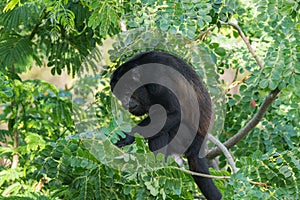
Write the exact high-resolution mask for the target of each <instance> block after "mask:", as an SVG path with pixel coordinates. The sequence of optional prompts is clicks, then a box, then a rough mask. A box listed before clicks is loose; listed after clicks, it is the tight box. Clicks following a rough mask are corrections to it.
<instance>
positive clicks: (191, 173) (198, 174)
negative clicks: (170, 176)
mask: <svg viewBox="0 0 300 200" xmlns="http://www.w3.org/2000/svg"><path fill="white" fill-rule="evenodd" d="M168 168H171V169H177V170H180V171H182V172H184V173H187V174H190V175H193V176H201V177H205V178H213V179H219V180H221V179H230V176H214V175H209V174H203V173H198V172H193V171H190V170H187V169H185V168H183V167H181V168H179V167H175V166H169V167H168Z"/></svg>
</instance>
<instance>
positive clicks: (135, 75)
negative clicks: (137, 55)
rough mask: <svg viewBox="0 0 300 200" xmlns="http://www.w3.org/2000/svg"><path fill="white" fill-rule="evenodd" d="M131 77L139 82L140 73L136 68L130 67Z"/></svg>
mask: <svg viewBox="0 0 300 200" xmlns="http://www.w3.org/2000/svg"><path fill="white" fill-rule="evenodd" d="M132 79H133V80H134V81H136V82H140V80H141V73H140V70H139V69H137V68H133V69H132Z"/></svg>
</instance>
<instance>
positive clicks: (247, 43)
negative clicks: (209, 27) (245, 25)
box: [221, 22, 263, 69]
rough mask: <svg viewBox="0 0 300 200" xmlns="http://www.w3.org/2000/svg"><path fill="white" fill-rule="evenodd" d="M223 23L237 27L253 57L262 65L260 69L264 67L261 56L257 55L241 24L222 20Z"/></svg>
mask: <svg viewBox="0 0 300 200" xmlns="http://www.w3.org/2000/svg"><path fill="white" fill-rule="evenodd" d="M221 25H228V26H232V27H233V28H235V29H236V30H237V31H238V33H239V35H240V36H241V38H242V39H243V41H244V42H245V44H246V46H247V48H248V50H249V51H250V53H251V54H252V56H253V58H254V59H255V60H256V62H257V64H258V66H259V67H260V69H263V65H262V63H261V61H260V60H259V58H258V57H257V55H256V54H255V52H254V50H253V49H252V47H251V45H250V42H249V40H248V39H247V37H246V36H245V34H244V33H243V31H242V29H241V28H240V26H239V25H237V24H235V23H232V22H221Z"/></svg>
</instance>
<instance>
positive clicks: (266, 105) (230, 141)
mask: <svg viewBox="0 0 300 200" xmlns="http://www.w3.org/2000/svg"><path fill="white" fill-rule="evenodd" d="M279 92H280V90H279V89H278V88H276V89H274V90H272V91H271V92H270V93H269V94H268V96H266V98H265V100H264V102H263V103H262V104H261V106H260V108H259V110H258V111H257V113H256V114H255V115H254V117H253V118H252V119H251V120H250V121H249V122H248V123H247V124H246V125H245V126H244V127H243V128H242V129H241V130H240V131H239V132H238V133H237V134H235V135H234V136H233V137H231V138H230V139H228V140H227V141H226V142H224V145H225V147H227V148H228V149H229V148H231V147H233V146H234V145H236V144H237V143H238V142H239V141H240V140H242V139H243V138H244V137H245V136H246V135H247V134H248V133H249V132H250V131H251V130H252V129H254V127H255V126H256V125H257V124H258V123H259V122H260V121H261V120H262V118H263V117H264V115H265V114H266V112H267V111H268V108H269V107H270V106H271V104H272V103H273V102H274V101H275V99H276V98H277V96H278V94H279ZM221 153H222V151H221V150H220V149H219V148H217V147H215V148H213V149H212V150H210V151H209V152H208V154H207V156H206V157H207V158H209V159H212V158H214V157H216V156H217V155H220V154H221Z"/></svg>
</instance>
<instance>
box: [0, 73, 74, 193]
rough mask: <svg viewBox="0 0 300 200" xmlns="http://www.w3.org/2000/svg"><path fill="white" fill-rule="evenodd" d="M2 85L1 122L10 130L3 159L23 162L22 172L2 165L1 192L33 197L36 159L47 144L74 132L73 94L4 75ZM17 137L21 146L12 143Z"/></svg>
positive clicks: (4, 133) (0, 78) (3, 134)
mask: <svg viewBox="0 0 300 200" xmlns="http://www.w3.org/2000/svg"><path fill="white" fill-rule="evenodd" d="M0 81H1V87H0V89H1V92H0V99H1V100H0V102H1V105H2V110H1V115H0V122H1V123H5V122H7V126H8V127H7V129H1V130H0V132H1V134H0V140H1V141H3V144H6V146H0V155H1V157H2V158H5V159H8V160H9V162H12V161H11V160H10V158H11V157H12V155H14V154H17V155H18V156H19V158H22V159H20V161H19V165H20V167H19V168H15V169H14V168H12V169H10V168H7V167H5V166H3V165H1V167H0V168H1V181H0V191H1V193H2V195H4V196H7V195H13V194H16V195H17V194H18V195H19V194H29V193H30V192H33V191H34V189H33V187H32V186H31V185H32V184H34V183H35V182H36V181H35V179H32V178H33V172H34V170H36V167H35V166H34V165H33V161H34V159H35V157H36V156H37V155H39V152H40V151H41V150H42V149H44V148H45V146H46V143H47V142H49V141H55V140H57V139H58V138H59V137H61V135H62V134H70V133H72V132H73V131H74V124H73V120H72V117H71V110H72V104H71V102H70V101H69V99H68V95H70V94H68V93H66V92H60V91H59V90H58V89H57V88H56V87H54V86H53V85H51V84H49V83H46V82H43V81H38V80H34V81H21V80H20V78H19V77H18V76H17V75H15V74H11V73H3V72H1V71H0ZM15 134H18V135H17V137H18V138H17V140H18V144H17V146H15V145H16V144H15V143H13V142H14V141H12V138H16V137H15ZM22 169H23V170H22ZM26 179H29V181H28V182H27V181H26Z"/></svg>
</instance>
